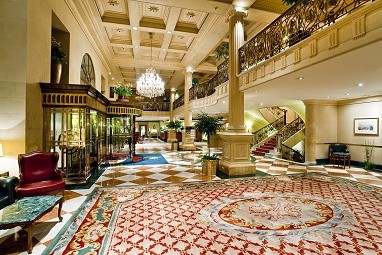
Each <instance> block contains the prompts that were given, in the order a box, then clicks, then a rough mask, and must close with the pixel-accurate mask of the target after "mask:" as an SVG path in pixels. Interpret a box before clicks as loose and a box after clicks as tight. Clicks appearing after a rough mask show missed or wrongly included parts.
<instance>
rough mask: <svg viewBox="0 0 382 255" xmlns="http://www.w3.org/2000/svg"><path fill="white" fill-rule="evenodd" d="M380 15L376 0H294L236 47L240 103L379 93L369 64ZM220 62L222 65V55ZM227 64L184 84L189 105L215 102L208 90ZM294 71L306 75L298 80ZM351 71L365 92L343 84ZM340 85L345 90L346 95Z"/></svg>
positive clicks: (380, 33)
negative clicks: (208, 78) (206, 79)
mask: <svg viewBox="0 0 382 255" xmlns="http://www.w3.org/2000/svg"><path fill="white" fill-rule="evenodd" d="M381 16H382V1H371V0H363V1H354V0H351V1H344V0H342V1H341V0H334V1H307V0H301V1H298V2H297V3H296V4H295V5H294V6H293V7H291V8H290V9H289V10H287V11H286V12H285V13H284V14H283V15H281V16H280V17H279V18H278V19H276V20H275V21H274V22H272V23H271V24H270V25H269V26H267V27H266V28H265V29H264V30H262V31H261V32H260V33H258V34H257V35H256V36H255V37H253V38H251V39H250V40H249V41H248V42H247V43H246V44H245V45H244V46H243V47H241V48H240V49H239V53H238V54H239V56H240V74H238V76H239V77H240V90H241V91H243V92H244V93H245V100H246V103H245V105H246V107H251V108H253V107H256V105H255V106H254V104H253V101H259V103H260V102H262V103H263V107H266V106H274V105H287V104H288V103H289V104H291V103H293V102H297V101H299V102H301V101H302V100H307V99H318V100H327V99H328V97H330V99H331V100H343V99H350V98H359V97H364V96H370V95H376V93H380V90H379V89H378V86H377V83H375V82H374V81H376V80H378V77H380V75H379V74H378V72H377V69H376V68H375V66H377V65H378V62H379V59H378V57H377V56H378V55H379V54H378V53H379V52H380V51H381V47H380V46H381V40H382V19H380V18H379V17H381ZM222 65H223V64H222ZM224 65H225V67H228V61H227V63H225V64H224ZM373 67H374V68H373ZM227 70H228V68H220V66H219V69H218V73H217V74H216V76H215V77H214V78H213V79H212V80H211V82H205V83H203V84H200V85H198V86H197V87H192V88H191V89H190V100H192V101H191V106H192V107H194V108H202V107H206V106H209V107H208V108H207V109H206V111H208V110H209V109H211V107H210V106H211V105H212V104H217V103H218V101H217V100H215V99H217V98H218V97H217V96H216V95H214V94H215V93H219V91H218V90H216V88H217V87H218V86H220V85H221V84H225V83H226V82H227V79H228V72H227ZM222 72H225V73H222ZM290 74H292V75H290ZM292 76H293V77H292ZM221 77H227V79H225V80H224V79H221ZM298 77H310V78H309V80H308V79H305V80H304V81H303V82H304V85H302V82H301V83H299V82H298V79H297V78H298ZM356 77H365V78H366V77H367V79H368V80H372V81H373V82H370V84H369V86H367V88H366V89H367V92H365V91H357V90H356V89H357V88H356V86H354V88H350V90H348V89H349V80H352V79H353V80H356ZM359 79H363V78H359ZM216 81H221V82H220V84H219V82H216ZM333 84H335V86H333ZM301 86H302V87H301ZM378 90H379V92H378ZM344 91H349V92H348V93H347V94H349V95H346V94H345V93H344ZM226 96H228V94H226ZM201 98H206V99H205V100H201ZM207 98H209V99H207ZM213 98H215V99H213ZM219 98H222V96H221V94H220V96H219ZM181 100H182V99H181V98H180V99H178V101H179V102H177V104H175V105H174V108H176V107H180V106H181V105H183V103H182V102H181ZM260 100H261V101H260ZM194 102H198V103H197V104H196V103H194ZM247 102H249V103H247ZM250 102H252V104H251V103H250ZM176 112H182V110H181V109H180V108H179V109H177V110H176ZM223 112H224V111H223Z"/></svg>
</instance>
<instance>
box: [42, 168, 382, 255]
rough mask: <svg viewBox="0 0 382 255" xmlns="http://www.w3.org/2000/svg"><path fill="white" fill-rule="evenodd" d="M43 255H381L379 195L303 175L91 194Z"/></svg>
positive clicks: (341, 181) (337, 181) (361, 186)
mask: <svg viewBox="0 0 382 255" xmlns="http://www.w3.org/2000/svg"><path fill="white" fill-rule="evenodd" d="M58 236H59V238H58V239H56V240H54V241H53V242H52V244H51V246H50V247H48V248H47V250H46V252H45V254H291V255H292V254H368V255H371V254H382V190H381V189H380V188H377V187H373V186H369V185H365V184H361V183H357V182H353V181H349V180H346V179H342V178H336V177H330V176H328V175H324V174H318V173H308V174H296V175H283V176H271V177H261V178H242V179H228V180H221V181H211V182H203V183H200V182H198V183H182V184H169V185H157V186H155V185H150V186H133V187H122V188H121V187H116V188H97V189H96V190H94V192H93V193H92V194H91V196H89V198H88V199H87V201H86V202H85V203H84V204H83V205H82V206H81V208H80V211H79V212H78V214H77V215H76V216H75V218H74V219H73V221H72V222H71V224H70V225H68V226H67V228H64V229H63V230H62V233H60V234H59V235H58Z"/></svg>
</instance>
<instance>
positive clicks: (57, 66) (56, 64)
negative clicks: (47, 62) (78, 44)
mask: <svg viewBox="0 0 382 255" xmlns="http://www.w3.org/2000/svg"><path fill="white" fill-rule="evenodd" d="M66 56H67V55H66V53H65V52H64V51H63V50H62V47H61V43H60V42H58V41H57V40H56V39H55V38H54V37H52V42H51V52H50V57H51V69H50V78H51V82H52V83H59V82H60V79H61V73H62V63H65V58H66Z"/></svg>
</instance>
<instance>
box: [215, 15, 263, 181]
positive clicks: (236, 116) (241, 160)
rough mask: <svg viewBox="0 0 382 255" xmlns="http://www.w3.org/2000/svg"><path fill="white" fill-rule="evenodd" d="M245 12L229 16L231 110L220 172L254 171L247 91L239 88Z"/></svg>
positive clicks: (252, 172) (230, 173)
mask: <svg viewBox="0 0 382 255" xmlns="http://www.w3.org/2000/svg"><path fill="white" fill-rule="evenodd" d="M245 16H246V11H238V10H233V11H232V12H231V16H230V17H229V30H230V31H229V109H228V129H227V132H220V133H219V135H220V137H221V139H222V140H223V157H222V160H221V162H220V165H219V169H220V171H222V172H223V173H225V174H227V175H229V176H238V175H248V174H255V173H256V167H255V164H254V163H253V162H251V161H250V147H251V142H252V138H253V136H252V134H251V133H247V132H246V128H245V124H244V93H243V92H241V91H240V89H239V78H238V77H237V74H238V72H239V56H238V49H239V48H240V47H241V46H242V45H243V44H244V17H245Z"/></svg>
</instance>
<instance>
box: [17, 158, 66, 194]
mask: <svg viewBox="0 0 382 255" xmlns="http://www.w3.org/2000/svg"><path fill="white" fill-rule="evenodd" d="M58 157H59V154H58V153H57V152H43V151H35V152H31V153H28V154H19V157H18V160H19V170H20V184H19V188H18V191H17V194H18V196H19V197H28V196H39V195H52V194H59V195H64V192H65V181H64V178H63V173H62V172H61V171H60V170H58V169H57V164H58Z"/></svg>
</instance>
